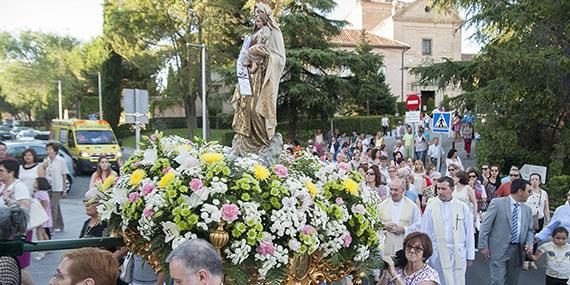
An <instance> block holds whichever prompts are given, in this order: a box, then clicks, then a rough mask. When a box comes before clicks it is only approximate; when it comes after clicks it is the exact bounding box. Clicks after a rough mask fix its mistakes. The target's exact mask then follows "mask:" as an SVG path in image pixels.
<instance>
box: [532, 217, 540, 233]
mask: <svg viewBox="0 0 570 285" xmlns="http://www.w3.org/2000/svg"><path fill="white" fill-rule="evenodd" d="M532 228H533V229H534V230H535V231H538V230H539V229H540V225H539V224H538V215H535V216H532Z"/></svg>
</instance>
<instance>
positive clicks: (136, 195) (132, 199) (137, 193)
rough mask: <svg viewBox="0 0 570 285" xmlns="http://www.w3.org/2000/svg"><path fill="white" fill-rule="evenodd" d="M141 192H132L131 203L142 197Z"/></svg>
mask: <svg viewBox="0 0 570 285" xmlns="http://www.w3.org/2000/svg"><path fill="white" fill-rule="evenodd" d="M140 196H141V195H140V194H139V192H133V193H131V194H129V201H131V203H134V202H135V201H136V200H138V199H139V198H140Z"/></svg>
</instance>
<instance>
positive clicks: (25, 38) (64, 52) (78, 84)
mask: <svg viewBox="0 0 570 285" xmlns="http://www.w3.org/2000/svg"><path fill="white" fill-rule="evenodd" d="M104 57H105V49H104V46H103V42H102V41H101V40H100V39H97V38H96V39H94V40H92V41H91V42H89V43H86V44H84V45H80V43H79V41H78V40H76V39H74V38H72V37H68V36H57V35H53V34H43V33H40V32H31V31H24V32H21V33H19V34H18V35H11V34H8V33H0V66H1V68H0V86H2V88H1V90H2V91H1V92H0V96H2V100H1V102H2V104H0V107H2V109H3V110H2V111H5V112H9V113H12V115H13V116H15V117H16V118H20V115H23V116H24V117H23V118H22V119H27V120H31V119H36V120H41V121H44V122H49V121H50V120H51V119H53V118H55V117H57V113H58V109H57V101H58V100H57V84H56V83H55V82H54V80H61V81H62V97H63V100H62V101H63V108H64V109H68V110H69V111H70V116H72V117H73V116H75V117H78V116H79V115H80V114H86V113H90V112H92V109H91V108H90V107H91V106H90V105H91V104H82V103H83V101H84V100H83V99H85V98H86V97H87V96H94V95H96V94H97V90H96V86H97V85H96V82H97V77H96V75H93V74H92V73H93V72H96V71H97V70H98V69H99V66H100V64H101V62H102V60H104ZM96 106H97V105H95V108H96Z"/></svg>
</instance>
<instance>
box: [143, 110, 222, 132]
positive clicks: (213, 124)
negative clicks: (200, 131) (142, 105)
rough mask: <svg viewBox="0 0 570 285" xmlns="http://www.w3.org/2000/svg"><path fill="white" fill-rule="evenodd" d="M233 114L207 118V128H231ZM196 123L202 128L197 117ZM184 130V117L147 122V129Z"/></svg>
mask: <svg viewBox="0 0 570 285" xmlns="http://www.w3.org/2000/svg"><path fill="white" fill-rule="evenodd" d="M232 119H233V114H218V115H216V116H211V117H209V120H210V121H209V122H208V123H209V124H210V125H209V127H210V128H211V129H230V128H231V127H232ZM196 122H197V123H198V127H199V128H201V127H202V117H197V118H196ZM184 128H186V118H184V117H169V118H151V119H149V120H148V129H149V130H151V131H154V130H169V129H184Z"/></svg>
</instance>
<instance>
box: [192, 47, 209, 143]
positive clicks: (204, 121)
mask: <svg viewBox="0 0 570 285" xmlns="http://www.w3.org/2000/svg"><path fill="white" fill-rule="evenodd" d="M187 45H188V46H193V47H199V48H201V49H202V139H203V140H205V139H206V138H207V136H208V134H207V131H206V122H207V117H206V111H207V110H206V44H190V43H188V44H187Z"/></svg>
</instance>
